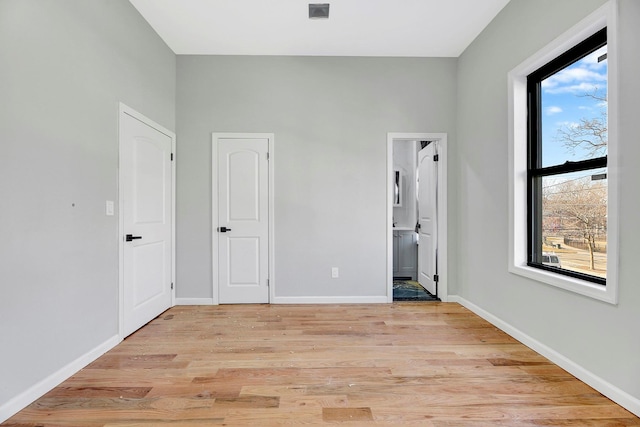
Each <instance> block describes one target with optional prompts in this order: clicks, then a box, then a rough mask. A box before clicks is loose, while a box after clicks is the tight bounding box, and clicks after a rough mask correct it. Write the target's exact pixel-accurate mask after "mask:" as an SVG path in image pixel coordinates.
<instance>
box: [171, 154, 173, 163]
mask: <svg viewBox="0 0 640 427" xmlns="http://www.w3.org/2000/svg"><path fill="white" fill-rule="evenodd" d="M171 161H172V162H173V153H171Z"/></svg>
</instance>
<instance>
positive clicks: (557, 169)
mask: <svg viewBox="0 0 640 427" xmlns="http://www.w3.org/2000/svg"><path fill="white" fill-rule="evenodd" d="M601 33H602V32H601ZM599 37H600V39H598V40H596V41H592V42H590V44H588V45H587V46H586V47H584V48H583V52H578V53H577V54H575V53H574V55H576V57H575V58H571V57H570V55H569V58H568V59H567V58H564V59H561V60H564V61H567V62H568V65H567V64H562V62H560V64H558V63H557V62H556V63H555V64H552V63H550V64H547V66H545V67H546V68H545V67H542V68H541V69H540V70H538V71H536V72H535V73H533V74H532V75H531V76H529V78H530V79H532V81H531V80H530V82H529V91H530V93H533V95H532V99H533V100H534V101H535V102H536V112H535V114H534V115H532V116H533V117H534V118H535V119H536V123H530V126H531V129H532V131H531V133H530V135H531V138H532V141H530V165H531V167H530V190H529V191H530V192H529V197H530V203H531V204H530V209H531V211H530V212H531V213H530V232H531V233H532V234H531V235H530V263H531V264H532V265H542V266H546V267H552V269H554V270H555V269H559V271H560V272H562V271H564V272H565V273H567V272H568V273H567V274H569V275H573V274H572V273H576V274H577V275H578V277H583V275H586V276H590V277H593V278H596V280H593V281H596V282H599V283H602V284H604V283H605V282H604V279H606V275H607V182H608V181H607V167H606V156H607V46H606V32H605V33H604V38H603V35H600V36H599ZM583 44H584V43H583ZM566 56H567V54H565V57H566ZM576 59H578V60H577V61H576Z"/></svg>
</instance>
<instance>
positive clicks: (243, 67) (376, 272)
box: [176, 56, 457, 298]
mask: <svg viewBox="0 0 640 427" xmlns="http://www.w3.org/2000/svg"><path fill="white" fill-rule="evenodd" d="M456 62H457V60H456V59H451V58H448V59H438V58H431V59H425V58H422V59H405V58H334V57H232V56H178V67H177V75H178V80H177V81H178V83H177V88H178V89H177V93H178V95H177V104H176V105H177V107H176V112H177V116H176V117H177V133H178V135H179V146H180V148H179V154H178V157H177V161H178V163H177V168H178V184H177V185H178V189H177V193H178V207H177V209H178V212H177V220H178V237H177V239H178V241H177V264H178V270H177V274H178V278H177V283H178V286H177V295H178V297H183V298H208V297H211V294H212V290H211V280H212V279H211V276H212V261H211V243H210V242H211V234H210V233H211V194H212V191H211V182H210V181H211V178H210V177H211V132H213V131H215V132H273V133H274V134H275V158H274V162H273V163H274V165H275V264H276V265H275V280H276V296H278V297H313V296H383V295H386V288H387V284H386V282H385V280H386V279H385V278H386V232H385V229H386V144H387V132H426V131H429V132H449V134H450V141H453V136H452V135H453V132H454V128H455V115H454V114H455V96H456V95H455V90H456V88H455V86H456ZM334 266H335V267H339V268H340V278H339V279H331V274H330V273H331V267H334Z"/></svg>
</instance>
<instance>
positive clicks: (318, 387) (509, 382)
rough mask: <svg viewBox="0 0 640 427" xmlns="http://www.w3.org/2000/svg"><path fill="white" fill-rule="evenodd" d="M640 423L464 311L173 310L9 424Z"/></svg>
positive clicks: (440, 426)
mask: <svg viewBox="0 0 640 427" xmlns="http://www.w3.org/2000/svg"><path fill="white" fill-rule="evenodd" d="M336 423H341V424H342V423H347V425H369V424H372V423H375V425H382V426H402V425H421V426H427V427H453V426H458V427H479V426H483V427H484V426H513V427H532V426H570V427H574V426H585V427H592V426H605V427H614V426H637V427H640V419H639V418H638V417H636V416H634V415H633V414H631V413H630V412H628V411H626V410H625V409H623V408H621V407H620V406H618V405H616V404H614V403H613V402H611V401H610V400H609V399H607V398H606V397H604V396H602V395H601V394H600V393H598V392H596V391H595V390H593V389H592V388H591V387H589V386H588V385H586V384H584V383H582V382H580V381H578V380H577V379H575V378H574V377H573V376H571V375H570V374H568V373H567V372H566V371H564V370H563V369H561V368H559V367H558V366H556V365H554V364H552V363H551V362H550V361H549V360H547V359H545V358H544V357H542V356H541V355H539V354H537V353H535V352H534V351H532V350H531V349H529V348H527V347H526V346H524V345H522V344H521V343H519V342H517V341H516V340H514V339H513V338H512V337H510V336H509V335H507V334H506V333H504V332H502V331H500V330H499V329H497V328H495V327H494V326H493V325H491V324H489V323H487V322H486V321H484V320H483V319H481V318H479V317H478V316H476V315H475V314H473V313H471V312H470V311H469V310H467V309H465V308H464V307H461V306H460V305H458V304H453V303H398V304H376V305H357V304H355V305H321V306H314V305H279V306H270V305H234V306H232V305H227V306H182V307H173V308H172V309H170V310H168V311H167V312H165V313H163V314H162V315H161V316H160V317H158V318H156V319H154V320H153V321H151V322H150V323H149V324H148V325H147V326H145V327H144V328H142V329H141V330H139V331H137V332H136V333H135V334H133V335H131V336H130V337H129V338H127V339H126V340H125V341H123V342H122V343H120V344H119V345H118V346H116V347H115V348H114V349H112V350H111V351H109V352H108V353H106V354H105V355H103V356H102V357H100V358H99V359H97V360H96V361H95V362H93V363H91V364H90V365H88V366H87V367H86V368H85V369H83V370H81V371H79V372H77V373H76V374H75V375H73V376H72V377H71V378H69V379H68V380H67V381H65V382H63V383H62V384H60V386H58V387H56V388H55V389H53V390H52V391H50V392H49V393H47V394H46V395H45V396H43V397H42V398H40V399H38V400H37V401H36V402H34V403H33V404H32V405H29V406H28V407H27V408H25V409H24V410H23V411H21V412H19V413H18V414H16V415H15V416H14V417H12V418H11V419H9V420H7V421H6V422H5V423H3V424H2V426H3V427H7V426H11V427H16V426H21V427H26V426H29V427H35V426H47V427H63V426H64V427H71V426H78V427H79V426H83V427H149V426H164V425H166V426H173V427H180V426H184V427H193V426H203V425H221V424H225V425H239V426H243V425H245V426H256V425H261V426H262V425H264V426H269V425H299V424H309V425H321V424H336Z"/></svg>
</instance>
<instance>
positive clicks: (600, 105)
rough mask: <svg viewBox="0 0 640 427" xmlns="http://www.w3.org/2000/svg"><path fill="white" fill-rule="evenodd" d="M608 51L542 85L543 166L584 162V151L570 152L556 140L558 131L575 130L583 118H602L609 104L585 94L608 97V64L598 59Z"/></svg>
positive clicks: (557, 74)
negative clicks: (573, 128)
mask: <svg viewBox="0 0 640 427" xmlns="http://www.w3.org/2000/svg"><path fill="white" fill-rule="evenodd" d="M606 52H607V47H606V46H603V47H602V48H600V49H598V50H596V51H595V52H593V53H592V54H590V55H588V56H586V57H584V58H583V59H581V60H580V61H577V62H576V63H574V64H572V65H570V66H569V67H567V68H565V69H563V70H561V71H560V72H558V73H556V74H554V75H552V76H551V77H549V78H547V79H545V80H544V81H543V82H542V141H543V142H542V151H543V153H542V163H543V164H542V165H543V166H552V165H555V164H562V163H564V162H565V161H566V160H572V161H577V160H584V159H586V158H589V157H591V156H589V154H588V153H587V152H586V151H584V150H580V149H578V150H575V151H573V152H572V151H571V150H569V149H567V147H565V146H564V145H563V144H562V142H561V141H558V139H557V132H558V129H560V128H562V127H563V126H569V127H571V126H576V125H577V124H578V123H579V122H580V119H581V118H594V117H599V116H600V114H601V112H602V111H606V103H604V102H602V101H599V100H596V99H594V98H592V97H589V96H584V95H585V94H593V93H598V94H599V95H600V96H603V95H606V91H607V60H606V59H605V60H604V61H602V62H598V57H600V56H601V55H603V54H605V53H606Z"/></svg>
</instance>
